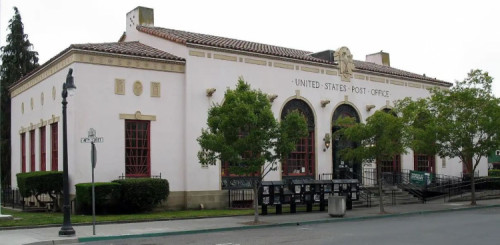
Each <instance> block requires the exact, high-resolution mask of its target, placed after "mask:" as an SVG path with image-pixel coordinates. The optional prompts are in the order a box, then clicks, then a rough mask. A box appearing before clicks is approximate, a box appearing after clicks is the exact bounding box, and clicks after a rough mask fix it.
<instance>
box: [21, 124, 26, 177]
mask: <svg viewBox="0 0 500 245" xmlns="http://www.w3.org/2000/svg"><path fill="white" fill-rule="evenodd" d="M21 172H22V173H26V133H22V134H21Z"/></svg>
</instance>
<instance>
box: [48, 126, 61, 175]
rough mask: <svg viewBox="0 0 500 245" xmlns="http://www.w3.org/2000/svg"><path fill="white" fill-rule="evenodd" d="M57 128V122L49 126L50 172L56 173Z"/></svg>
mask: <svg viewBox="0 0 500 245" xmlns="http://www.w3.org/2000/svg"><path fill="white" fill-rule="evenodd" d="M58 136H59V134H58V126H57V122H56V123H53V124H51V125H50V152H51V156H50V163H51V165H50V170H51V171H57V170H58V169H59V166H58V165H59V162H58V161H59V155H58V154H59V151H58V147H59V145H58Z"/></svg>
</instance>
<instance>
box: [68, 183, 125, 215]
mask: <svg viewBox="0 0 500 245" xmlns="http://www.w3.org/2000/svg"><path fill="white" fill-rule="evenodd" d="M94 184H95V211H96V213H98V214H103V213H116V212H117V211H118V210H117V207H118V203H119V201H120V192H121V191H120V187H121V185H120V184H118V183H112V182H97V183H94ZM75 187H76V203H77V207H78V209H79V211H80V212H82V213H85V214H90V213H92V183H79V184H76V185H75Z"/></svg>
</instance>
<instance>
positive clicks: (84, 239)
mask: <svg viewBox="0 0 500 245" xmlns="http://www.w3.org/2000/svg"><path fill="white" fill-rule="evenodd" d="M495 207H500V204H495V205H485V206H475V207H457V208H452V209H439V210H426V211H415V212H406V213H396V214H384V215H374V216H362V217H352V218H337V219H335V218H331V219H321V220H311V221H304V222H283V223H275V224H264V225H254V226H238V227H225V228H213V229H203V230H188V231H173V232H159V233H145V234H130V235H113V236H92V237H79V238H78V242H96V241H106V240H117V239H131V238H147V237H159V236H175V235H189V234H200V233H211V232H223V231H238V230H250V229H262V228H270V227H286V226H297V225H308V224H322V223H336V222H349V221H361V220H371V219H383V218H393V217H399V216H410V215H423V214H432V213H445V212H454V211H467V210H475V209H486V208H495ZM73 240H74V239H71V241H73ZM62 241H66V240H59V242H62ZM54 242H57V241H54ZM36 244H37V245H45V244H57V243H52V241H49V243H36ZM59 244H64V243H59ZM66 244H67V243H66Z"/></svg>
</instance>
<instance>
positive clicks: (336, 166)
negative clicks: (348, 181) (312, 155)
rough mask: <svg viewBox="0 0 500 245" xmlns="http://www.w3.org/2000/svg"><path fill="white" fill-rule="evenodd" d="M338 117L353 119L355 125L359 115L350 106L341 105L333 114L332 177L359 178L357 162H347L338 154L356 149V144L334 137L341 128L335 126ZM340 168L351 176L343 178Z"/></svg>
mask: <svg viewBox="0 0 500 245" xmlns="http://www.w3.org/2000/svg"><path fill="white" fill-rule="evenodd" d="M340 117H352V118H354V119H355V121H356V123H359V122H360V119H359V115H358V113H357V111H356V109H354V107H352V106H351V105H348V104H342V105H340V106H339V107H337V109H335V112H334V113H333V117H332V135H334V136H333V142H332V143H333V147H332V161H333V162H332V173H333V177H334V178H336V179H339V178H347V177H352V178H360V177H361V176H362V172H361V164H360V163H359V162H355V161H348V160H346V159H343V158H342V156H341V155H340V152H341V151H342V150H344V149H347V148H355V147H356V143H354V142H351V141H349V140H347V139H346V138H345V137H343V136H341V135H340V136H335V132H336V131H337V130H339V129H341V126H339V125H336V124H335V122H336V121H337V119H339V118H340ZM342 167H344V168H346V169H348V170H349V172H350V173H351V174H352V176H344V173H342V171H341V168H342Z"/></svg>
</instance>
